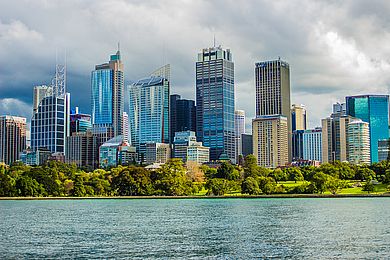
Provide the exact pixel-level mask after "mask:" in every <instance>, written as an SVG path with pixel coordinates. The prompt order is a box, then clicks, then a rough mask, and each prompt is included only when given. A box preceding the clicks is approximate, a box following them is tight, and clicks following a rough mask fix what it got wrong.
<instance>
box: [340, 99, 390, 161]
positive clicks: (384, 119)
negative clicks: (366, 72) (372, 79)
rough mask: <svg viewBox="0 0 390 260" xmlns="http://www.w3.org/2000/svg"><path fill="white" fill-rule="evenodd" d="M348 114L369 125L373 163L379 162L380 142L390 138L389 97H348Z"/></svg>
mask: <svg viewBox="0 0 390 260" xmlns="http://www.w3.org/2000/svg"><path fill="white" fill-rule="evenodd" d="M346 106H347V114H348V115H350V116H353V117H355V118H360V119H361V120H362V121H363V122H367V123H369V127H370V147H371V152H370V153H371V163H374V162H378V141H379V140H382V139H388V138H389V131H388V128H389V96H388V95H360V96H349V97H346Z"/></svg>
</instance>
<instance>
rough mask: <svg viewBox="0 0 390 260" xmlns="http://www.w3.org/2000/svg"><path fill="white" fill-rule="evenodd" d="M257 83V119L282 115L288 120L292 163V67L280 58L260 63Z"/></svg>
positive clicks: (256, 68) (256, 71) (256, 72)
mask: <svg viewBox="0 0 390 260" xmlns="http://www.w3.org/2000/svg"><path fill="white" fill-rule="evenodd" d="M255 82H256V117H258V116H273V115H281V116H284V117H286V118H287V134H288V138H287V139H288V160H289V161H291V150H292V148H291V134H292V127H291V101H290V66H289V64H288V63H287V62H285V61H282V60H281V59H280V58H279V59H278V60H273V61H263V62H258V63H256V65H255ZM254 138H256V137H255V136H254Z"/></svg>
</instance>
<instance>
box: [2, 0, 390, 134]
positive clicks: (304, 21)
mask: <svg viewBox="0 0 390 260" xmlns="http://www.w3.org/2000/svg"><path fill="white" fill-rule="evenodd" d="M21 6H23V8H21ZM31 10H34V12H31ZM389 11H390V3H389V2H388V1H370V2H367V1H352V0H347V1H342V2H339V1H309V0H303V1H300V2H299V4H297V2H296V1H239V2H237V1H222V0H215V1H205V0H200V1H186V0H183V1H157V0H150V1H124V0H119V1H114V0H105V1H92V0H89V1H88V0H86V1H76V0H71V1H59V0H57V1H55V0H54V1H44V0H42V1H39V0H37V1H27V0H26V1H17V2H14V1H2V2H1V3H0V17H1V20H0V60H1V62H2V64H1V65H0V98H2V99H9V100H12V102H18V101H20V102H23V103H24V104H26V106H27V107H28V106H30V105H31V103H32V88H33V86H34V85H40V84H45V83H46V84H47V83H49V82H50V80H51V78H52V75H53V73H54V65H55V62H56V58H55V55H56V50H60V52H64V50H65V49H66V53H67V68H68V91H69V92H71V94H72V97H71V100H72V105H73V106H76V105H77V106H79V107H80V108H81V110H82V111H84V112H88V111H90V103H91V101H90V72H91V70H93V68H94V66H95V65H96V64H100V63H103V62H106V61H107V59H108V58H109V55H110V54H112V53H114V52H115V51H116V44H117V42H118V41H120V46H121V52H122V57H123V61H124V64H125V78H126V82H129V81H130V80H137V79H139V78H141V77H144V76H146V75H148V74H149V73H150V72H151V71H153V70H154V69H155V68H157V67H160V66H161V65H163V64H164V63H165V62H169V63H171V66H172V90H171V92H172V93H178V94H181V95H182V96H184V97H185V98H193V99H194V97H195V95H194V94H195V79H194V78H195V62H196V58H197V53H198V52H199V51H200V50H201V49H202V48H205V47H210V46H211V45H212V44H213V36H214V35H215V36H216V41H217V44H221V45H222V46H223V47H225V48H230V49H231V50H232V53H233V59H234V62H235V82H236V105H237V108H238V109H244V110H245V111H246V115H247V122H250V121H251V118H253V117H254V111H255V98H254V95H255V86H254V63H255V62H257V61H261V60H268V59H276V58H278V56H280V57H281V58H282V59H284V60H286V61H288V62H289V64H290V70H291V90H292V93H291V97H292V101H293V102H296V103H303V104H306V106H307V108H308V110H309V120H310V124H311V125H312V126H316V125H319V123H320V119H321V118H323V117H326V116H328V115H329V113H330V109H331V103H332V102H335V101H342V100H343V99H344V97H345V95H353V94H362V93H388V90H389V85H390V73H389V71H390V67H389V64H390V45H388V44H386V43H387V42H389V41H390V29H389V28H390V20H389V19H388V13H389ZM59 56H60V58H62V57H63V55H59ZM27 107H25V109H29V110H30V111H31V108H27ZM29 113H30V112H29Z"/></svg>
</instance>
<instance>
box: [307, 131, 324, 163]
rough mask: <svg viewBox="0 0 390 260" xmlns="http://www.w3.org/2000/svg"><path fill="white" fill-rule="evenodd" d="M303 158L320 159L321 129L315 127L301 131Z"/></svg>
mask: <svg viewBox="0 0 390 260" xmlns="http://www.w3.org/2000/svg"><path fill="white" fill-rule="evenodd" d="M302 139H303V145H302V146H303V157H302V159H303V160H308V161H319V162H321V161H322V129H321V127H317V128H314V129H307V130H304V132H303V138H302Z"/></svg>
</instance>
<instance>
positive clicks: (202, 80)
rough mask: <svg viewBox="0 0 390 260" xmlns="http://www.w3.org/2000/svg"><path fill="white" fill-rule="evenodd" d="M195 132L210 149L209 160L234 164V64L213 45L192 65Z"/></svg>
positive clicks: (224, 51)
mask: <svg viewBox="0 0 390 260" xmlns="http://www.w3.org/2000/svg"><path fill="white" fill-rule="evenodd" d="M196 120H197V123H196V131H197V137H198V141H201V142H203V145H204V146H207V147H210V160H218V159H230V160H231V161H232V162H234V163H235V162H236V138H235V129H234V63H233V57H232V53H231V52H230V50H229V49H222V47H221V46H218V47H216V46H214V47H211V48H206V49H203V50H202V52H200V53H198V61H197V62H196Z"/></svg>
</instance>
